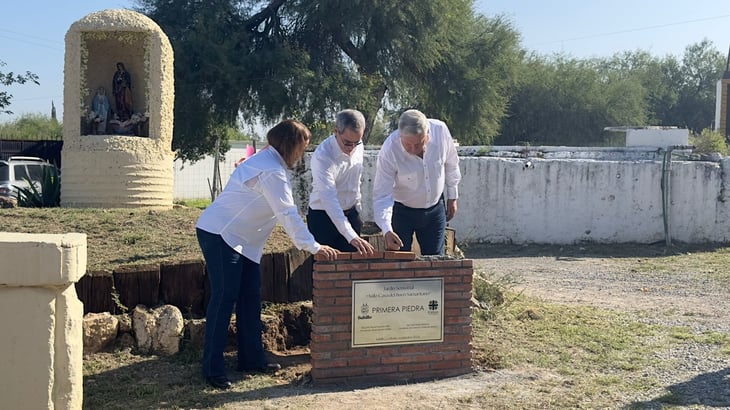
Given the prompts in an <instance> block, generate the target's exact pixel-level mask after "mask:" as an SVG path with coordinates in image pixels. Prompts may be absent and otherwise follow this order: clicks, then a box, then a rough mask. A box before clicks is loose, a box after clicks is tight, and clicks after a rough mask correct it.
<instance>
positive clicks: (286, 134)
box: [266, 120, 312, 168]
mask: <svg viewBox="0 0 730 410" xmlns="http://www.w3.org/2000/svg"><path fill="white" fill-rule="evenodd" d="M311 138H312V133H311V132H310V131H309V128H307V126H306V125H304V124H302V123H301V122H299V121H297V120H284V121H282V122H280V123H278V124H276V125H275V126H274V128H272V129H270V130H269V132H267V133H266V140H267V141H268V142H269V145H271V146H272V147H273V148H274V149H276V151H277V152H278V153H279V155H281V157H282V158H283V159H284V162H286V164H287V165H288V166H289V168H294V165H296V163H297V161H299V160H300V159H301V158H302V156H303V155H304V148H305V147H306V146H307V144H308V143H309V140H310V139H311Z"/></svg>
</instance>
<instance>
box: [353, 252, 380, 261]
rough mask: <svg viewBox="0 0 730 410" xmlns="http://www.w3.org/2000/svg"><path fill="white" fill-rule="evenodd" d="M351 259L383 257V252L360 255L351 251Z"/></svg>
mask: <svg viewBox="0 0 730 410" xmlns="http://www.w3.org/2000/svg"><path fill="white" fill-rule="evenodd" d="M352 259H353V260H363V259H383V252H373V254H372V255H360V254H359V253H353V254H352Z"/></svg>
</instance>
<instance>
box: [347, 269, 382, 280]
mask: <svg viewBox="0 0 730 410" xmlns="http://www.w3.org/2000/svg"><path fill="white" fill-rule="evenodd" d="M350 277H351V278H352V280H368V279H381V278H382V277H383V272H380V271H375V272H372V271H371V272H354V273H352V274H350Z"/></svg>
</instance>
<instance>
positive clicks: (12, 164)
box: [0, 156, 56, 198]
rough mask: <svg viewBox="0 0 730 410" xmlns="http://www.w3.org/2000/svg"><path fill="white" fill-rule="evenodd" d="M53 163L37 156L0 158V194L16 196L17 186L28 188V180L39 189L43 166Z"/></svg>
mask: <svg viewBox="0 0 730 410" xmlns="http://www.w3.org/2000/svg"><path fill="white" fill-rule="evenodd" d="M45 167H52V168H56V166H55V165H53V164H51V163H50V162H48V161H46V160H44V159H43V158H38V157H18V156H15V157H10V158H8V159H7V160H0V195H3V196H11V197H14V198H17V197H18V188H30V184H29V183H28V181H31V182H32V183H33V185H34V186H35V187H36V189H38V191H40V190H41V180H42V179H43V168H45Z"/></svg>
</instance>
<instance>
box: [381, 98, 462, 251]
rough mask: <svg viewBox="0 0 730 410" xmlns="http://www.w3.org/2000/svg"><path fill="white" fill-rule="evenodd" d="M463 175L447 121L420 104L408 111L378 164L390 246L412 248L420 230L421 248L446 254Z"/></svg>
mask: <svg viewBox="0 0 730 410" xmlns="http://www.w3.org/2000/svg"><path fill="white" fill-rule="evenodd" d="M460 180H461V172H460V171H459V157H458V156H457V154H456V147H455V146H454V140H453V138H452V137H451V133H450V132H449V129H448V127H447V126H446V124H445V123H444V122H443V121H439V120H435V119H430V118H426V116H425V115H424V114H423V113H422V112H420V111H418V110H408V111H406V112H404V113H403V114H402V115H401V117H400V120H399V121H398V129H397V130H396V131H393V133H391V134H390V135H389V136H388V138H387V139H386V140H385V142H384V143H383V146H382V147H381V149H380V153H379V154H378V163H377V168H376V170H375V185H374V187H373V211H374V219H375V223H376V224H377V225H378V226H379V227H380V229H381V230H382V231H383V234H384V235H385V247H386V249H391V250H403V251H410V250H411V245H412V242H413V234H414V232H415V234H416V239H418V245H419V247H420V248H421V254H423V255H442V254H443V253H444V237H445V233H446V222H447V221H449V220H451V218H453V217H454V215H456V210H457V199H458V198H459V190H458V185H459V181H460ZM444 198H445V199H446V204H444Z"/></svg>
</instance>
